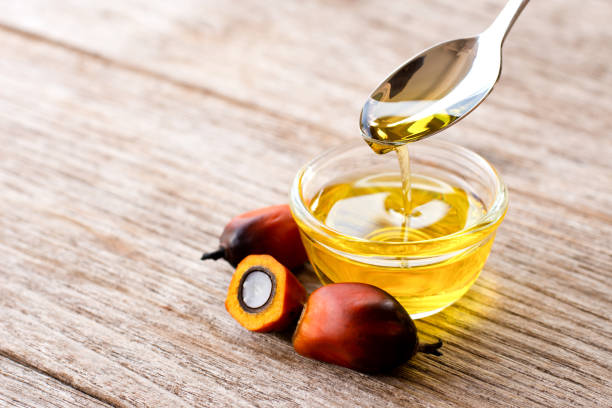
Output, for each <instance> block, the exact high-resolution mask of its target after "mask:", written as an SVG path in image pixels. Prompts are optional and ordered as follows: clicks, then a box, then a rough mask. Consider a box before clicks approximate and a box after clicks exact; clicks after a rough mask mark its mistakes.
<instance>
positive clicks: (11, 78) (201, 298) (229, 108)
mask: <svg viewBox="0 0 612 408" xmlns="http://www.w3.org/2000/svg"><path fill="white" fill-rule="evenodd" d="M502 5H503V1H502V0H486V1H477V0H470V1H465V2H458V1H452V0H434V1H432V0H427V1H425V0H420V1H417V0H413V1H410V2H407V1H393V2H386V1H379V2H376V1H360V2H348V1H340V0H336V1H322V0H318V1H311V2H301V1H275V2H270V1H256V0H241V1H235V2H226V1H221V0H217V1H207V2H202V1H199V0H175V1H171V2H166V1H151V0H147V1H144V0H129V1H127V0H122V1H120V0H115V1H104V2H84V1H77V0H67V1H63V2H50V1H46V0H28V1H3V2H0V9H1V10H2V11H1V12H0V194H1V200H0V406H7V405H8V406H13V405H15V406H61V407H68V406H79V407H81V406H159V407H180V406H207V407H220V406H270V407H277V406H285V407H294V406H295V407H298V406H319V407H334V406H349V407H354V406H369V407H374V406H376V407H381V406H397V407H405V406H428V407H446V406H473V407H484V406H494V407H501V406H518V407H528V406H529V407H530V406H550V407H565V406H567V407H576V406H591V407H593V406H596V407H610V406H612V381H611V372H612V353H611V351H612V324H611V319H610V314H611V309H612V308H611V305H612V295H611V293H612V285H611V283H610V282H611V276H612V139H611V138H610V136H611V135H610V133H611V131H610V129H611V128H612V115H611V113H612V112H611V110H612V69H611V68H610V66H611V65H612V53H611V49H610V44H611V43H612V31H611V30H610V29H609V24H610V21H612V5H611V4H610V2H609V1H607V0H585V1H582V2H575V1H572V2H570V1H564V0H551V1H533V2H532V3H531V4H530V5H529V6H528V7H527V9H526V10H525V11H524V13H523V15H522V16H521V18H520V19H519V20H518V22H517V23H516V25H515V27H514V29H513V31H512V33H511V34H510V36H509V38H508V41H507V43H506V46H505V51H504V58H505V63H504V73H503V75H502V78H501V81H500V83H499V84H498V85H497V87H496V90H495V92H494V93H493V94H492V96H491V97H490V98H489V99H488V100H487V101H486V102H485V103H484V104H483V105H482V106H481V107H480V108H479V109H478V110H477V111H476V112H474V113H473V114H472V115H471V116H470V117H469V118H468V119H466V120H465V121H464V122H462V123H461V124H459V125H457V126H455V127H453V128H452V129H451V130H449V131H448V132H445V134H443V135H439V136H436V137H439V138H442V139H447V140H452V141H455V142H458V143H461V144H462V145H464V146H467V147H469V148H471V149H473V150H475V151H477V152H479V153H480V154H482V155H483V156H484V157H486V158H487V159H489V160H490V161H491V162H492V163H493V164H494V165H495V166H496V167H497V168H498V169H499V170H500V172H501V173H502V174H503V175H504V177H505V180H506V182H507V184H508V185H509V189H510V195H511V200H510V201H511V203H510V209H509V211H508V214H507V217H506V220H505V221H504V223H503V225H502V226H501V228H500V230H499V232H498V236H497V240H496V242H495V245H494V246H493V252H492V254H491V256H490V258H489V260H488V263H487V265H486V267H485V270H484V272H483V274H482V276H481V277H480V278H479V280H478V281H477V282H476V284H475V285H474V287H473V289H471V290H470V291H469V292H468V293H467V295H466V296H465V297H464V298H463V299H461V300H460V301H459V302H457V303H456V304H455V305H453V306H452V307H450V308H448V309H447V310H445V311H444V312H442V313H439V314H438V315H435V316H432V317H429V318H426V319H423V320H421V321H419V322H418V323H417V325H418V328H419V330H421V332H422V334H423V335H424V336H425V337H427V336H438V337H441V338H443V339H444V341H445V345H444V356H443V357H434V356H418V357H416V358H415V359H414V360H413V361H411V362H409V363H408V364H406V365H405V366H403V367H401V368H400V369H398V370H396V371H395V372H393V373H390V374H388V375H381V376H368V375H363V374H360V373H356V372H352V371H349V370H347V369H344V368H340V367H335V366H331V365H326V364H322V363H319V362H316V361H312V360H307V359H305V358H302V357H301V356H299V355H297V354H296V353H295V352H294V351H293V348H292V347H291V344H290V341H289V339H288V335H262V334H252V333H249V332H247V331H245V330H243V329H242V328H241V327H240V326H239V325H238V323H236V322H235V321H234V320H233V319H232V318H231V317H230V316H229V315H228V314H227V313H226V311H225V309H224V305H223V301H224V297H225V292H226V289H227V285H228V283H229V280H230V276H231V274H232V268H231V267H230V266H229V265H227V264H226V263H223V262H217V263H215V262H206V263H202V262H200V261H199V260H198V257H199V255H200V253H201V251H202V250H204V249H212V248H215V247H216V245H217V237H218V235H219V233H220V232H221V230H222V229H223V226H224V225H225V223H226V222H227V221H228V220H229V219H230V218H231V217H232V216H234V215H236V214H239V213H241V212H243V211H246V210H249V209H254V208H257V207H261V206H265V205H271V204H275V203H283V202H286V201H287V194H288V190H289V186H290V184H291V181H292V178H293V176H294V175H295V173H296V171H297V170H298V168H299V167H300V166H301V165H302V164H303V163H305V162H306V161H307V160H308V159H310V158H312V157H313V156H315V155H316V154H318V153H320V152H322V151H323V150H325V149H327V148H329V147H331V146H334V145H338V144H340V143H343V142H345V141H348V140H354V139H355V138H358V137H359V134H358V130H357V121H358V115H359V110H360V107H361V105H362V103H363V101H364V100H365V98H366V96H367V95H368V92H369V91H370V90H371V89H372V88H373V87H374V86H375V85H376V84H377V83H378V81H379V80H380V79H382V78H383V77H384V76H386V74H387V73H389V72H390V70H392V69H393V68H394V67H396V66H397V65H398V64H400V63H401V62H402V61H403V60H405V59H406V58H408V57H409V56H410V55H413V54H414V53H416V52H417V51H420V50H421V49H423V48H425V47H427V46H429V45H431V44H434V43H436V42H438V41H441V40H445V39H450V38H456V37H459V36H462V35H470V34H473V33H477V32H479V31H480V30H481V29H483V28H484V27H485V26H486V25H487V24H488V23H489V22H490V21H492V19H493V17H494V16H495V15H496V13H497V12H498V11H499V10H500V8H501V7H502ZM364 148H366V147H365V145H364ZM298 277H299V279H300V280H302V281H303V282H305V283H306V284H307V285H308V287H309V288H310V289H312V288H314V287H316V286H317V284H316V283H315V279H314V277H313V274H312V271H311V270H309V269H306V270H304V271H301V272H299V273H298Z"/></svg>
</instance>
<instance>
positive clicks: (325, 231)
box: [289, 140, 508, 255]
mask: <svg viewBox="0 0 612 408" xmlns="http://www.w3.org/2000/svg"><path fill="white" fill-rule="evenodd" d="M416 143H427V144H429V145H431V146H433V147H435V148H437V149H447V150H452V151H453V153H456V154H459V155H461V156H464V157H465V158H466V159H467V160H471V161H472V162H473V163H475V164H476V165H478V167H479V169H481V170H484V171H486V172H487V173H488V176H490V177H492V178H493V180H494V181H495V184H496V185H495V200H494V202H493V205H491V207H490V208H488V209H487V212H486V213H485V214H484V215H483V216H482V218H481V219H480V220H479V221H478V223H476V224H475V225H474V226H472V227H470V228H466V229H462V230H459V231H457V232H454V233H452V234H448V235H444V236H442V237H437V238H432V239H428V240H421V241H409V242H384V241H371V240H368V239H365V238H359V237H354V236H350V235H344V234H343V233H341V232H340V231H337V230H335V229H333V228H330V227H329V226H327V225H325V224H324V223H323V222H321V221H319V220H318V219H317V218H316V217H315V216H314V215H313V214H312V213H311V212H310V210H309V209H308V208H307V207H306V204H305V202H304V201H305V200H304V197H303V195H302V181H303V179H304V177H305V176H307V175H308V174H309V173H310V172H313V171H316V169H317V167H318V166H320V165H321V164H322V163H325V162H327V161H328V160H333V157H334V156H336V155H338V154H340V153H346V152H347V151H348V150H352V149H354V148H357V145H358V144H359V145H361V146H363V148H364V149H368V150H369V148H368V147H367V145H366V144H365V143H364V142H363V141H362V140H359V141H358V142H357V141H354V142H350V143H345V144H343V145H340V146H336V147H334V148H331V149H329V150H327V151H325V152H323V153H321V154H319V155H318V156H316V157H315V158H314V159H312V160H310V161H309V162H307V163H306V164H305V165H304V166H303V167H302V168H301V169H300V170H299V171H298V173H297V175H296V176H295V178H294V181H293V185H292V187H291V192H290V198H289V202H290V206H291V211H292V212H293V215H294V216H295V217H296V218H297V219H298V220H300V221H301V222H303V223H304V224H306V225H307V226H308V227H309V229H311V230H312V231H314V232H315V233H316V234H317V235H321V236H323V237H325V238H328V239H330V241H331V240H333V242H335V243H336V245H335V247H338V246H340V247H343V248H344V249H348V248H350V247H351V246H350V245H343V243H349V244H350V243H356V242H360V243H366V242H367V243H372V244H374V245H376V247H378V248H388V249H390V250H393V251H391V252H393V253H397V252H398V251H397V250H398V249H401V252H405V253H407V254H412V253H416V252H419V253H422V252H423V250H425V248H424V247H431V248H435V247H438V246H439V245H440V244H442V243H447V242H448V241H451V240H456V242H457V248H452V245H450V244H449V245H445V246H444V248H445V251H444V252H446V253H448V252H449V251H452V250H453V249H459V248H465V247H466V246H469V245H472V244H475V243H477V242H480V241H482V240H483V239H484V238H486V236H488V234H487V235H484V236H481V235H480V234H478V233H479V232H482V231H483V230H487V229H491V231H494V228H495V227H496V226H497V224H499V223H500V222H501V221H502V220H503V218H504V216H505V214H506V210H507V209H508V190H507V187H506V185H505V184H504V182H503V180H502V179H501V176H500V175H499V173H498V172H497V170H496V169H495V167H494V166H493V165H492V164H491V163H489V162H488V161H487V160H486V159H484V158H483V157H482V156H480V155H479V154H478V153H476V152H474V151H472V150H469V149H467V148H465V147H462V146H459V145H457V144H454V143H450V142H446V141H440V140H427V141H419V142H416ZM372 154H375V153H374V152H372ZM398 167H399V166H398ZM467 236H472V237H473V239H465V237H467ZM458 238H464V239H462V240H459V239H458ZM319 241H321V240H319ZM425 252H428V251H425ZM434 252H436V251H435V250H434ZM381 255H384V254H381Z"/></svg>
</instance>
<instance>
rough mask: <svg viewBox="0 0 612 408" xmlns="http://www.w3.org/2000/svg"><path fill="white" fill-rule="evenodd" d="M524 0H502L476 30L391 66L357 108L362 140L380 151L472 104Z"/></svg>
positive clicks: (492, 78) (484, 90)
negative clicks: (496, 11)
mask: <svg viewBox="0 0 612 408" xmlns="http://www.w3.org/2000/svg"><path fill="white" fill-rule="evenodd" d="M528 2H529V0H510V1H508V3H507V4H506V6H505V7H504V9H503V10H502V11H501V13H500V14H499V15H498V16H497V18H496V19H495V21H494V22H493V24H491V25H490V26H489V28H487V29H486V30H485V31H484V32H482V33H481V34H480V35H478V36H475V37H469V38H462V39H458V40H452V41H447V42H443V43H440V44H438V45H435V46H433V47H432V48H429V49H427V50H425V51H423V52H421V53H420V54H418V55H417V56H415V57H414V58H412V59H411V60H409V61H408V62H406V63H405V64H404V65H402V66H401V67H400V68H398V69H397V70H396V71H395V72H393V73H392V74H391V75H390V76H389V77H388V78H387V79H385V80H384V81H383V82H382V83H381V84H380V85H379V86H378V87H377V88H376V89H375V90H374V92H372V94H371V95H370V97H369V98H368V101H367V102H366V103H365V105H364V107H363V110H362V111H361V131H362V133H363V137H364V138H365V139H366V141H367V142H368V143H369V144H370V145H371V146H372V147H373V148H374V149H375V150H376V151H379V152H385V151H387V150H391V149H392V148H394V147H397V146H401V145H403V144H405V143H408V142H413V141H416V140H420V139H423V138H425V137H428V136H431V135H433V134H435V133H437V132H439V131H441V130H442V129H445V128H446V127H448V126H450V125H452V124H454V123H456V122H457V121H459V120H460V119H462V118H464V117H465V116H466V115H467V114H468V113H470V112H471V111H472V110H474V108H476V107H477V106H478V105H479V104H480V103H481V102H482V101H483V100H484V99H485V98H486V97H487V96H488V95H489V93H490V92H491V90H492V89H493V86H494V85H495V83H496V82H497V80H498V79H499V75H500V73H501V48H502V45H503V43H504V40H505V39H506V35H507V34H508V32H509V31H510V28H511V27H512V25H513V24H514V22H515V21H516V19H517V18H518V16H519V14H520V13H521V11H523V8H524V7H525V6H526V5H527V3H528ZM375 146H376V147H375Z"/></svg>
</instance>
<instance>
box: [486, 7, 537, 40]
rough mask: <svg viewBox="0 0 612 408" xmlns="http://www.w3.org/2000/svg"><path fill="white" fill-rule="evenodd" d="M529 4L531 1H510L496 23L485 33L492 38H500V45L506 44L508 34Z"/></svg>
mask: <svg viewBox="0 0 612 408" xmlns="http://www.w3.org/2000/svg"><path fill="white" fill-rule="evenodd" d="M527 3H529V0H510V1H508V3H506V5H505V6H504V8H503V10H502V11H501V12H500V13H499V15H498V16H497V17H496V18H495V21H493V23H492V24H491V25H490V26H489V28H487V29H486V31H485V33H486V34H487V35H491V36H492V37H495V38H498V39H499V40H500V44H503V43H504V40H505V39H506V36H507V35H508V32H509V31H510V29H511V28H512V25H513V24H514V22H515V21H516V19H517V18H518V16H519V14H521V11H523V9H524V8H525V6H526V5H527Z"/></svg>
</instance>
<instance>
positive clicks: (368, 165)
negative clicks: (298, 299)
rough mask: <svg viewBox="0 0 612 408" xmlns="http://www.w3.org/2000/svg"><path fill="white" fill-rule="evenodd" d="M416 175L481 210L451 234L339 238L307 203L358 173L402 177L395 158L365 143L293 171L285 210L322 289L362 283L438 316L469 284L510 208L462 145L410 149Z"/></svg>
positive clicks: (412, 310) (487, 171)
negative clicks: (458, 193)
mask: <svg viewBox="0 0 612 408" xmlns="http://www.w3.org/2000/svg"><path fill="white" fill-rule="evenodd" d="M408 148H409V152H410V166H411V173H412V174H413V175H419V176H426V177H429V178H434V179H437V180H441V181H443V182H445V183H447V184H450V185H451V186H453V187H459V188H461V189H463V190H465V192H466V193H468V194H470V195H471V196H472V197H475V198H476V199H477V200H478V201H479V202H480V203H481V205H482V208H483V211H482V212H481V215H478V216H477V217H476V218H475V219H472V220H471V221H470V222H468V223H467V224H466V225H465V226H464V228H463V229H461V230H459V231H456V232H454V233H452V234H448V235H444V236H440V237H436V238H433V239H426V240H421V241H409V242H384V241H371V240H368V239H366V238H361V237H356V236H350V235H344V234H343V233H341V232H339V231H337V230H335V229H334V228H331V227H330V226H328V225H326V224H325V223H324V222H322V221H320V220H319V219H317V218H316V217H315V216H314V215H313V213H312V212H311V211H310V209H309V206H310V204H311V201H312V200H313V199H314V198H315V196H316V194H317V193H318V192H319V191H321V190H322V189H323V188H324V187H326V186H328V185H330V184H331V183H334V182H335V181H337V180H339V179H343V178H346V177H348V176H350V175H352V174H354V173H355V172H360V173H364V172H365V174H369V173H371V174H379V173H382V172H385V173H388V172H397V173H399V164H398V160H397V156H396V155H395V154H394V153H389V154H384V155H377V154H375V153H373V152H372V150H371V149H369V148H368V146H367V145H366V144H365V143H364V142H363V141H355V142H353V143H348V144H345V145H342V146H339V147H337V148H334V149H332V150H330V151H328V152H326V153H323V154H322V155H320V156H318V157H316V158H315V159H314V160H312V161H311V162H309V163H307V164H306V165H305V166H304V167H303V168H302V169H301V170H300V171H299V172H298V174H297V176H296V177H295V180H294V182H293V186H292V188H291V193H290V206H291V211H292V213H293V217H294V218H295V221H296V222H297V224H298V226H299V228H300V232H301V236H302V241H303V242H304V246H305V248H306V252H307V254H308V258H309V260H310V263H311V264H312V266H313V268H314V270H315V272H316V274H317V276H318V277H319V279H320V280H321V282H322V283H323V284H328V283H331V282H363V283H369V284H372V285H374V286H378V287H380V288H382V289H384V290H386V291H387V292H389V293H390V294H391V295H393V296H394V297H395V298H396V299H397V300H398V301H399V302H400V303H401V304H402V305H403V306H404V308H405V309H406V310H407V311H408V313H409V314H410V315H411V316H412V317H413V318H415V319H418V318H422V317H425V316H429V315H432V314H434V313H437V312H439V311H440V310H442V309H444V308H445V307H447V306H449V305H450V304H452V303H453V302H455V301H457V300H458V299H459V298H461V296H463V294H464V293H465V292H466V291H467V290H468V289H469V288H470V286H472V284H473V283H474V282H475V280H476V278H478V275H479V274H480V271H481V270H482V268H483V266H484V263H485V261H486V259H487V257H488V255H489V252H490V251H491V245H492V244H493V238H494V237H495V231H496V229H497V227H498V226H499V224H500V223H501V221H502V219H503V217H504V215H505V213H506V209H507V207H508V193H507V189H506V186H505V184H504V183H503V181H502V180H501V178H500V176H499V174H498V173H497V171H496V170H495V169H494V168H493V166H492V165H491V164H490V163H489V162H487V161H486V160H485V159H483V158H482V157H481V156H479V155H478V154H476V153H474V152H473V151H471V150H468V149H466V148H463V147H461V146H458V145H455V144H452V143H448V142H442V141H437V140H435V139H434V140H432V139H428V140H423V141H419V142H417V143H411V144H409V145H408Z"/></svg>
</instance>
